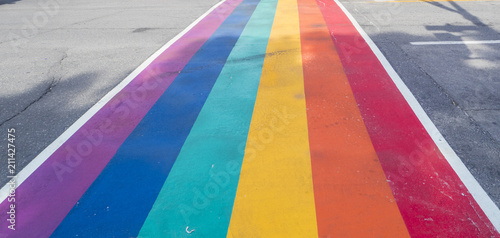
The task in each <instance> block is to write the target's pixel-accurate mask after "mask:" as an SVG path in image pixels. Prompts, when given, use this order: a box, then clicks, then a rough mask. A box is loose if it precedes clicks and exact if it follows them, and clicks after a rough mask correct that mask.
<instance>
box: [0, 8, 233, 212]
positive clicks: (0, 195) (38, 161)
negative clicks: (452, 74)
mask: <svg viewBox="0 0 500 238" xmlns="http://www.w3.org/2000/svg"><path fill="white" fill-rule="evenodd" d="M224 2H226V0H222V1H220V2H218V3H217V4H215V5H214V6H213V7H211V8H210V9H209V10H208V11H206V12H205V13H204V14H203V15H201V16H200V17H199V18H198V19H196V20H195V21H194V22H193V23H191V24H190V25H189V26H188V27H187V28H185V29H184V30H183V31H181V32H180V33H179V34H177V35H176V36H175V37H174V38H172V39H171V40H170V41H168V42H167V43H166V44H165V45H163V46H162V47H161V48H160V49H159V50H157V51H156V52H155V53H154V54H152V55H151V56H150V57H149V58H148V59H147V60H146V61H144V62H143V63H142V64H141V65H139V67H137V68H136V69H135V70H134V71H132V73H130V74H129V75H128V76H127V77H126V78H125V79H123V80H122V81H121V82H120V83H119V84H118V85H116V86H115V87H114V88H113V89H112V90H111V91H109V92H108V93H107V94H106V95H105V96H104V97H103V98H101V100H99V101H98V102H97V103H96V104H95V105H94V106H92V107H91V108H90V109H89V110H87V112H85V114H83V115H82V116H81V117H80V118H78V120H76V121H75V122H74V123H73V124H72V125H71V126H70V127H69V128H68V129H67V130H66V131H64V132H63V133H62V134H61V135H60V136H59V137H57V139H55V140H54V142H52V143H51V144H50V145H49V146H47V148H45V149H44V150H43V151H42V152H40V154H38V155H37V156H36V157H35V158H34V159H33V160H32V161H31V162H30V163H29V164H28V165H26V167H24V168H23V169H22V170H21V171H20V172H19V173H18V174H17V177H16V184H17V186H16V187H19V186H20V185H21V184H22V183H23V182H24V181H25V180H26V179H27V178H28V177H29V176H30V175H31V174H32V173H33V172H34V171H35V170H36V169H38V167H40V165H42V164H43V163H44V162H45V161H46V160H47V159H48V158H49V157H50V156H51V155H52V154H53V153H54V152H55V151H56V150H57V149H59V147H61V145H63V144H64V143H65V142H66V141H67V140H68V139H69V138H70V137H71V136H72V135H73V134H75V133H76V132H77V131H78V130H79V129H80V128H81V127H82V126H83V125H84V124H85V123H86V122H87V121H88V120H89V119H90V118H92V117H93V116H94V115H95V114H96V113H97V112H98V111H99V110H101V108H102V107H103V106H104V105H106V104H107V103H108V102H109V101H110V100H111V99H113V97H114V96H115V95H116V94H118V93H119V92H120V91H121V90H122V89H123V88H125V87H126V86H127V85H128V84H129V83H130V82H131V81H132V80H133V79H135V77H137V75H139V73H141V72H142V71H143V70H144V69H145V68H146V67H147V66H148V65H150V64H151V62H153V60H155V59H156V58H157V57H158V56H159V55H160V54H162V53H163V52H164V51H165V50H167V49H168V48H169V47H170V46H172V44H174V43H175V42H176V41H177V40H179V39H180V38H181V37H182V36H184V35H185V34H186V33H187V32H188V31H189V30H191V28H193V27H194V26H195V25H196V24H198V23H199V22H200V21H201V20H203V18H205V17H206V16H207V15H208V14H210V13H211V12H212V11H214V10H215V9H216V8H217V7H219V6H220V5H221V4H222V3H224ZM8 195H9V184H6V185H4V186H3V187H2V189H0V201H2V202H3V201H4V200H5V199H6V198H7V196H8Z"/></svg>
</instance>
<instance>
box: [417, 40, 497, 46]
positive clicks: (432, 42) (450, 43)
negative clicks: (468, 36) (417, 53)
mask: <svg viewBox="0 0 500 238" xmlns="http://www.w3.org/2000/svg"><path fill="white" fill-rule="evenodd" d="M410 44H412V45H484V44H500V40H480V41H414V42H410Z"/></svg>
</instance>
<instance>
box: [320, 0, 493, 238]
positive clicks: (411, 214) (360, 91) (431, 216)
mask: <svg viewBox="0 0 500 238" xmlns="http://www.w3.org/2000/svg"><path fill="white" fill-rule="evenodd" d="M316 1H317V3H318V6H320V9H321V11H322V13H323V16H324V19H325V21H326V23H327V26H328V28H329V30H330V34H331V36H332V39H333V41H334V42H335V45H336V47H337V50H338V53H339V55H340V58H341V61H342V64H343V66H344V70H345V72H346V75H347V78H348V80H349V83H350V85H351V88H352V90H353V93H354V96H355V98H356V101H357V103H358V104H359V109H360V111H361V115H362V117H363V120H364V121H365V124H366V126H367V129H368V133H369V134H370V137H371V140H372V142H373V145H374V148H375V150H376V152H377V155H378V157H379V160H380V162H381V164H382V167H383V169H384V171H385V174H386V176H387V179H388V180H389V184H390V185H391V188H392V191H393V194H394V197H395V198H396V201H397V204H398V206H399V209H400V211H401V214H402V216H403V218H404V220H405V222H406V225H407V227H408V230H409V232H410V235H411V236H412V237H429V236H432V237H436V236H446V237H492V236H494V237H500V236H499V234H498V233H497V232H496V230H495V229H494V227H493V225H492V224H491V222H490V221H489V220H488V219H487V217H486V215H485V214H484V212H483V211H482V210H481V208H480V207H479V205H478V204H477V203H476V201H475V200H474V199H473V197H472V196H471V194H470V193H469V192H468V190H467V189H466V187H465V186H464V185H463V183H462V182H461V181H460V179H459V177H458V176H457V174H456V173H455V172H454V171H453V169H452V168H451V166H450V165H449V164H448V162H447V161H446V159H445V158H444V157H443V156H442V154H441V152H440V151H439V150H438V148H437V147H436V145H435V144H434V142H433V141H432V139H431V137H430V136H429V135H428V133H427V131H426V130H425V129H424V127H423V126H422V124H421V123H420V121H419V120H418V118H417V117H416V115H415V114H414V112H413V111H412V109H411V108H410V106H409V105H408V104H407V102H406V100H405V99H404V97H403V96H402V95H401V93H400V92H399V91H398V89H397V87H396V85H395V84H394V83H393V81H392V79H391V78H390V76H389V75H388V74H387V72H386V70H385V69H384V67H383V66H382V64H381V63H380V62H379V60H378V58H377V57H376V56H375V54H374V53H373V52H372V51H371V49H370V47H369V46H368V44H367V43H366V42H365V41H364V39H363V38H362V37H361V35H360V34H359V32H358V31H357V30H356V28H355V27H354V26H353V25H352V23H351V22H350V21H349V19H348V18H347V16H346V15H345V14H344V12H343V11H342V9H340V7H339V6H338V5H337V4H336V3H335V2H333V1H326V0H316Z"/></svg>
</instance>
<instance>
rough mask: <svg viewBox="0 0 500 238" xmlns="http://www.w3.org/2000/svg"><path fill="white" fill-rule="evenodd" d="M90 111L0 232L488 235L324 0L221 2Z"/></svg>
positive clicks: (383, 73)
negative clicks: (11, 222)
mask: <svg viewBox="0 0 500 238" xmlns="http://www.w3.org/2000/svg"><path fill="white" fill-rule="evenodd" d="M91 112H92V116H91V117H89V118H88V120H85V121H83V122H81V125H79V126H78V127H75V128H76V129H75V131H74V133H73V134H69V135H68V136H67V139H64V140H59V142H58V141H56V142H55V143H56V146H55V147H54V151H51V152H50V153H49V152H47V153H45V154H47V156H46V157H44V158H43V163H40V164H39V165H37V166H36V170H34V171H33V172H32V173H30V174H28V175H26V179H25V180H24V181H23V183H22V184H21V185H20V186H19V188H18V192H17V194H18V199H17V202H16V206H17V207H18V211H17V214H16V216H17V217H19V218H18V222H17V224H16V226H17V227H16V230H15V231H12V230H9V229H8V228H7V227H6V226H5V227H0V236H1V235H4V236H5V237H23V238H26V237H76V236H78V237H189V236H193V237H224V236H225V237H409V236H411V237H500V234H499V233H498V231H497V230H496V227H497V228H498V227H499V224H494V223H495V222H496V221H498V220H494V219H492V218H491V216H488V215H487V213H485V211H484V207H482V206H481V205H480V204H479V203H478V202H476V199H475V197H474V196H473V195H474V194H471V192H469V190H468V188H467V186H466V184H464V182H462V181H463V178H462V177H460V176H459V174H457V172H456V171H455V170H454V169H453V168H454V167H453V166H451V165H450V163H449V161H448V160H447V159H446V158H445V156H443V152H442V151H440V149H439V147H438V146H437V144H436V142H435V141H434V140H433V138H432V137H431V135H429V133H428V131H427V130H426V128H425V127H424V126H423V125H422V123H421V121H420V119H419V117H418V116H417V115H416V114H415V112H414V110H413V109H412V107H411V106H410V105H409V104H408V102H407V99H406V98H405V97H404V96H403V95H402V94H401V92H400V90H399V89H398V86H397V85H396V84H395V83H394V81H393V80H392V79H391V76H390V75H389V74H388V72H387V70H386V68H385V67H384V65H383V64H382V63H381V62H380V60H379V58H378V57H377V55H376V54H375V53H374V52H373V51H372V48H371V47H370V45H369V44H368V43H367V42H366V41H365V39H364V38H363V36H362V35H361V34H360V33H359V32H358V30H357V29H356V27H355V25H353V23H352V22H351V20H350V19H349V16H348V15H346V13H345V12H344V11H343V9H342V7H341V5H339V4H338V2H335V1H333V0H226V1H224V2H222V3H220V4H219V5H217V6H216V7H214V8H213V10H212V11H210V12H209V13H208V14H206V16H204V17H203V18H201V19H200V20H199V21H198V22H197V23H196V24H195V25H193V26H192V28H190V30H189V31H186V32H185V34H183V35H181V36H180V37H179V38H178V39H176V40H175V42H173V43H171V44H169V45H168V47H165V48H164V49H162V51H161V54H159V55H158V56H157V57H156V58H154V60H152V61H151V62H148V63H147V65H146V67H145V68H144V69H142V70H141V71H139V72H137V73H136V74H133V75H132V76H130V80H129V81H128V82H126V83H124V84H123V85H122V86H121V88H119V90H117V91H116V92H115V94H113V95H112V97H110V99H109V100H108V101H102V102H100V103H98V105H97V109H95V110H93V111H92V110H91ZM89 113H90V112H89ZM77 123H80V122H77ZM68 133H69V132H68ZM41 157H43V155H40V158H41ZM36 161H39V160H37V159H36ZM33 166H34V165H33ZM33 166H31V167H33ZM0 206H1V209H3V210H7V207H8V206H9V203H7V202H6V201H5V200H4V201H3V203H2V204H1V205H0ZM496 209H498V208H496ZM0 216H1V218H2V219H4V220H5V219H7V215H6V214H1V215H0Z"/></svg>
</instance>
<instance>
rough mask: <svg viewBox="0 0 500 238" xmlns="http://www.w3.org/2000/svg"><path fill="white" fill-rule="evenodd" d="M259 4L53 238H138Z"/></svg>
mask: <svg viewBox="0 0 500 238" xmlns="http://www.w3.org/2000/svg"><path fill="white" fill-rule="evenodd" d="M257 2H258V0H245V1H243V2H242V3H241V4H240V5H239V6H238V7H237V8H236V9H235V10H234V11H233V13H232V14H231V15H230V16H229V17H228V18H227V19H226V20H225V21H224V23H223V24H222V25H221V26H220V27H219V28H218V29H217V31H216V32H215V33H214V34H213V35H212V36H211V37H210V39H209V40H208V41H207V42H206V43H205V44H204V45H203V46H202V48H200V50H199V51H198V52H197V53H196V54H195V55H194V56H193V58H192V59H191V60H190V62H189V63H188V64H187V65H186V67H185V68H184V69H183V70H182V72H181V73H180V74H179V75H178V76H177V78H176V79H175V80H174V82H173V83H172V84H171V85H170V87H169V88H168V89H167V90H166V91H165V93H164V94H163V95H162V96H161V97H160V99H159V100H158V101H157V102H156V104H155V105H154V106H153V107H152V108H151V110H150V111H149V112H148V114H147V115H146V116H145V117H144V118H143V120H142V121H141V122H140V123H139V125H138V126H137V127H136V128H135V129H134V131H133V132H132V133H131V135H130V136H129V137H128V138H127V139H126V140H125V142H124V143H123V145H122V146H121V147H120V148H119V149H118V151H117V153H116V155H115V156H114V157H113V158H112V159H111V161H110V162H109V164H108V165H107V166H106V167H105V168H104V170H103V172H102V173H101V174H100V175H99V176H98V178H97V179H96V180H95V181H94V183H93V184H92V185H91V187H90V188H89V189H88V190H87V192H86V193H85V194H84V195H83V196H82V198H81V199H80V201H79V202H78V203H77V205H75V206H74V207H73V209H72V210H71V211H70V213H69V214H68V215H67V216H66V218H65V219H64V220H63V221H62V223H61V224H60V225H59V227H58V228H57V229H56V231H55V232H54V233H53V234H52V237H70V236H71V237H74V236H76V235H78V236H79V237H135V236H137V234H138V233H139V230H140V228H141V226H142V224H143V222H144V220H145V219H146V216H147V214H148V212H149V210H150V209H151V207H152V206H153V203H154V201H155V199H156V197H157V195H158V193H159V192H160V189H161V187H162V186H163V184H164V182H165V179H166V177H167V176H168V174H169V172H170V169H171V167H172V165H173V163H174V162H175V160H176V158H177V156H178V154H179V151H180V149H181V147H182V145H183V144H184V141H185V139H186V137H187V136H188V134H189V131H190V130H191V127H192V126H193V123H194V121H195V120H196V118H197V116H198V113H199V112H200V110H201V108H202V106H203V104H204V103H205V100H206V98H207V96H208V94H209V93H210V91H211V89H212V87H213V85H214V83H215V81H216V79H217V78H218V76H219V73H220V72H221V70H222V67H223V65H224V64H225V62H226V59H227V57H228V55H229V53H230V52H231V50H232V48H233V47H234V45H235V43H236V41H237V39H238V38H239V36H240V34H241V32H242V31H243V29H244V27H245V25H246V24H247V22H248V20H249V18H250V16H251V15H252V13H253V11H254V10H255V7H256V3H257Z"/></svg>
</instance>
